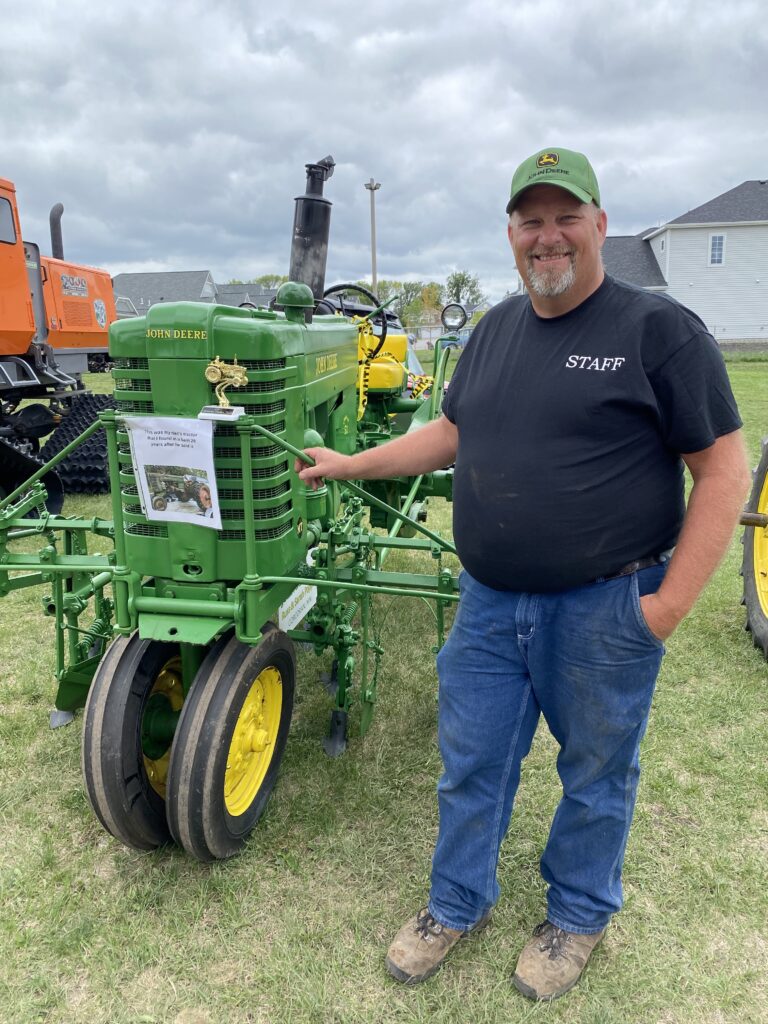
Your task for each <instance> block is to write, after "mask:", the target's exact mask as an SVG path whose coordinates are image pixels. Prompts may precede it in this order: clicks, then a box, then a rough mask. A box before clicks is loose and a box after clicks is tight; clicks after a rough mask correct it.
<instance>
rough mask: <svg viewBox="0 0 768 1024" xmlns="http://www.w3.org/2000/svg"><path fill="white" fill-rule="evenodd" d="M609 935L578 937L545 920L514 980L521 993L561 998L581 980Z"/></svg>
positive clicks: (523, 952) (519, 964)
mask: <svg viewBox="0 0 768 1024" xmlns="http://www.w3.org/2000/svg"><path fill="white" fill-rule="evenodd" d="M603 935H605V928H603V930H602V931H601V932H595V933H594V934H593V935H578V934H576V933H575V932H567V931H565V930H564V929H563V928H557V927H556V926H555V925H553V924H550V922H549V921H544V922H543V924H540V925H538V926H537V927H536V928H534V930H533V938H532V939H531V940H530V942H529V943H528V944H527V945H526V946H525V948H524V949H523V951H522V953H521V954H520V959H519V960H518V961H517V967H516V968H515V973H514V975H513V977H512V983H513V985H514V986H515V988H516V989H518V991H520V992H522V993H523V995H524V996H528V998H529V999H557V998H558V997H559V996H564V995H565V993H566V992H568V991H570V990H571V989H572V988H573V986H574V985H575V984H576V982H577V981H578V980H579V978H580V977H581V972H582V971H583V970H584V968H585V966H586V963H587V960H589V956H590V953H591V952H592V950H593V949H594V948H595V946H596V945H597V944H598V942H599V941H600V939H602V937H603Z"/></svg>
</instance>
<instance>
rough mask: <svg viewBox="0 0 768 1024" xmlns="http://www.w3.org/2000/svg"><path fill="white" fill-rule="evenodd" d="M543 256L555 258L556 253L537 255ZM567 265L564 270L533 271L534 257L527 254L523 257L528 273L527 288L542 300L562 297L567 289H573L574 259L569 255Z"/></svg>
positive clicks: (574, 276) (574, 275)
mask: <svg viewBox="0 0 768 1024" xmlns="http://www.w3.org/2000/svg"><path fill="white" fill-rule="evenodd" d="M537 255H539V256H543V255H547V256H556V255H557V253H556V252H552V253H546V254H545V253H538V254H537ZM568 256H569V263H568V267H567V268H566V269H565V270H555V269H554V268H552V269H551V270H546V269H544V270H537V269H535V263H534V257H533V254H532V253H529V254H528V255H527V256H526V257H525V268H526V270H527V272H528V288H529V289H530V290H531V291H532V292H534V293H535V294H536V295H538V296H540V297H541V298H542V299H553V298H555V296H557V295H563V294H564V293H565V292H567V291H568V289H569V288H572V287H573V284H574V281H575V280H576V258H575V256H574V254H573V253H569V254H568Z"/></svg>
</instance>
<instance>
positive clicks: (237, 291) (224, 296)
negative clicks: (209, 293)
mask: <svg viewBox="0 0 768 1024" xmlns="http://www.w3.org/2000/svg"><path fill="white" fill-rule="evenodd" d="M275 295H277V289H276V288H267V289H264V288H262V287H261V285H258V284H217V285H216V301H217V302H220V303H222V305H224V306H239V305H240V304H241V303H243V302H252V303H253V305H254V306H268V305H269V303H270V302H271V300H272V299H274V297H275Z"/></svg>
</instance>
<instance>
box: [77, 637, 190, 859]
mask: <svg viewBox="0 0 768 1024" xmlns="http://www.w3.org/2000/svg"><path fill="white" fill-rule="evenodd" d="M183 701H184V691H183V688H182V682H181V659H180V655H179V645H178V644H173V643H163V642H161V641H158V640H140V639H139V636H138V634H137V633H134V634H133V635H132V636H130V637H119V638H118V639H117V640H115V641H114V643H112V645H111V646H110V647H109V650H108V651H107V653H106V655H105V656H104V658H103V659H102V661H101V663H100V665H99V667H98V669H97V670H96V675H95V676H94V680H93V684H92V686H91V689H90V691H89V694H88V701H87V703H86V706H85V716H84V722H83V740H82V769H83V779H84V781H85V789H86V793H87V794H88V799H89V801H90V803H91V807H92V808H93V810H94V813H95V814H96V817H97V818H98V819H99V821H100V822H101V824H102V825H103V826H104V828H105V829H106V830H107V832H110V833H111V834H112V835H113V836H114V837H115V838H116V839H119V840H120V842H122V843H124V844H125V845H126V846H131V847H133V848H134V849H137V850H152V849H154V848H155V847H157V846H162V845H163V844H164V843H168V842H170V841H171V835H170V832H169V831H168V825H167V822H166V816H165V791H166V779H167V774H168V762H169V760H170V752H171V742H172V739H173V726H174V724H175V721H176V717H177V715H178V712H179V711H180V709H181V706H182V704H183Z"/></svg>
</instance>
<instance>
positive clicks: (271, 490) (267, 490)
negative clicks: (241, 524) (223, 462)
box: [218, 473, 291, 501]
mask: <svg viewBox="0 0 768 1024" xmlns="http://www.w3.org/2000/svg"><path fill="white" fill-rule="evenodd" d="M218 475H219V476H220V475H221V474H220V473H219V474H218ZM290 489H291V485H290V484H289V483H288V481H287V480H286V481H285V483H283V484H278V485H277V486H276V487H254V489H253V497H254V500H256V501H263V500H264V499H266V498H277V497H278V496H279V495H281V494H285V493H286V491H290ZM219 497H220V498H221V499H222V501H224V500H225V499H229V500H231V501H242V500H243V489H242V487H220V488H219Z"/></svg>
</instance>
